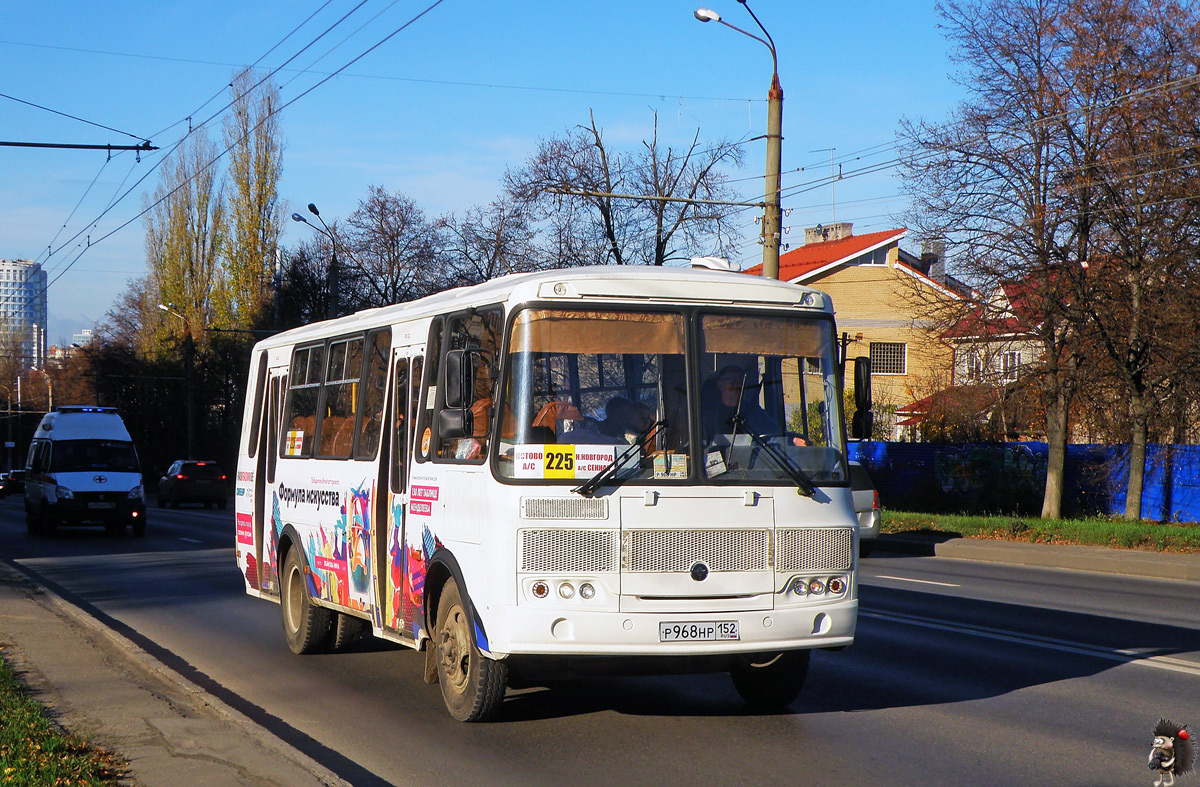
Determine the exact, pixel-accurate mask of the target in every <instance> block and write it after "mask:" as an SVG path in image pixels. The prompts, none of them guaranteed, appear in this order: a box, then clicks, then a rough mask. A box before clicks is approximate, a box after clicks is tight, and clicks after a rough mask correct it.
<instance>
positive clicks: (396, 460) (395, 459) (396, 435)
mask: <svg viewBox="0 0 1200 787" xmlns="http://www.w3.org/2000/svg"><path fill="white" fill-rule="evenodd" d="M393 390H395V392H396V395H395V397H394V399H395V406H394V408H393V413H394V414H395V419H394V423H395V430H394V431H393V433H392V480H391V486H392V491H393V492H403V491H404V478H405V468H406V467H407V466H408V449H409V446H410V445H411V443H410V441H409V439H408V432H409V426H408V424H409V421H408V419H409V413H410V412H413V409H412V407H411V405H410V401H409V397H410V394H411V391H410V388H409V384H408V359H407V358H400V359H398V360H397V361H396V383H395V386H394V388H393Z"/></svg>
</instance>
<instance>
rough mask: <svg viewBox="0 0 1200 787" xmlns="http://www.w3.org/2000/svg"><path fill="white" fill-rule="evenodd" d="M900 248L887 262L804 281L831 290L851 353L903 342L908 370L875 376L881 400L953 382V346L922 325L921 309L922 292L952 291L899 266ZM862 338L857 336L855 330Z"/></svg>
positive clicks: (897, 400)
mask: <svg viewBox="0 0 1200 787" xmlns="http://www.w3.org/2000/svg"><path fill="white" fill-rule="evenodd" d="M896 256H897V252H896V248H895V247H893V248H892V249H890V250H889V253H888V265H886V266H884V265H855V266H846V267H843V268H840V269H838V270H836V271H834V272H833V273H830V274H828V275H826V276H824V277H821V278H819V279H809V280H807V281H805V282H804V283H805V284H806V285H808V286H810V287H815V288H816V289H818V290H822V291H823V292H826V293H828V294H829V296H830V297H831V298H832V299H833V307H834V310H835V316H836V319H837V329H838V332H839V334H849V335H850V339H851V342H850V344H849V346H848V347H847V349H846V357H847V358H856V357H858V356H868V355H869V354H870V344H871V342H899V343H903V344H904V345H905V349H906V363H905V374H879V373H873V374H872V376H871V388H872V392H873V396H874V400H875V403H876V404H877V405H888V404H892V405H897V406H903V405H906V404H909V403H910V402H913V401H916V400H918V399H922V398H924V397H926V396H928V395H930V394H931V393H933V392H934V391H935V390H938V389H940V388H943V387H945V386H947V385H949V384H950V380H951V372H952V369H953V363H954V356H953V351H952V349H951V348H950V347H948V346H947V345H946V344H944V343H942V342H941V341H938V340H937V338H936V337H935V336H934V335H933V332H932V331H931V330H928V329H923V328H922V320H921V318H920V315H921V314H922V311H923V310H924V309H928V305H923V304H922V303H921V302H920V300H921V298H922V297H923V298H926V299H929V298H936V297H948V296H945V295H939V294H938V292H937V289H936V288H934V287H931V286H929V285H928V284H925V283H923V282H921V281H919V280H918V279H915V278H914V277H913V276H911V275H910V274H908V273H906V272H905V271H903V270H897V269H896V268H895V267H894V265H895V261H896ZM860 333H861V334H862V338H861V339H859V340H856V335H857V334H860Z"/></svg>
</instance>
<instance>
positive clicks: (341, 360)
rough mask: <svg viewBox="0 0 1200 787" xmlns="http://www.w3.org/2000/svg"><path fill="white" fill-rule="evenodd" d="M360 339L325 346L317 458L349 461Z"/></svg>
mask: <svg viewBox="0 0 1200 787" xmlns="http://www.w3.org/2000/svg"><path fill="white" fill-rule="evenodd" d="M362 354H363V340H362V339H349V340H347V341H342V342H333V343H332V344H330V345H329V356H328V358H329V363H328V370H327V372H326V374H325V385H324V386H323V390H322V396H321V404H322V406H321V408H320V409H321V420H320V423H318V424H317V429H318V438H317V440H318V448H317V455H318V456H324V457H333V458H337V459H349V458H350V454H351V450H352V449H353V447H354V424H355V416H356V412H355V410H356V408H355V405H356V402H355V398H356V397H355V395H356V394H357V393H358V387H359V384H360V383H361V382H362V372H363V363H362Z"/></svg>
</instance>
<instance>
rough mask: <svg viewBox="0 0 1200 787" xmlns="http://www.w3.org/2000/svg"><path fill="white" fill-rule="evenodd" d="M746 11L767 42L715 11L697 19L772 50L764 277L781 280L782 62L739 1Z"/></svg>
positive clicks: (703, 11)
mask: <svg viewBox="0 0 1200 787" xmlns="http://www.w3.org/2000/svg"><path fill="white" fill-rule="evenodd" d="M737 1H738V2H739V3H741V4H742V5H743V6H744V7H745V9H746V10H747V11H749V12H750V18H751V19H753V20H754V24H756V25H758V29H759V30H761V31H762V32H763V35H764V36H766V37H767V38H766V40H763V39H761V38H759V37H758V36H756V35H754V34H753V33H748V32H746V31H745V30H743V29H741V28H740V27H735V26H734V25H731V24H729V23H728V22H726V21H725V20H724V19H722V18H721V16H720V14H718V13H717V12H716V11H712V10H709V9H707V8H697V9H696V11H695V14H694V15H695V17H696V18H697V19H699V20H700V21H701V22H720V23H721V24H723V25H725V26H726V27H728V28H730V29H732V30H736V31H738V32H739V33H741V34H742V35H744V36H749V37H750V38H753V39H754V40H755V41H758V42H759V43H761V44H762V45H763V46H765V47H766V48H767V49H769V50H771V68H772V73H771V90H770V91H769V92H768V93H767V185H766V199H765V202H766V207H765V208H764V209H763V231H762V237H763V276H766V277H768V278H772V279H778V278H779V245H780V236H781V232H782V228H781V226H780V225H781V221H780V215H779V179H780V148H781V147H782V143H783V88H782V87H780V86H779V58H778V57H777V56H776V54H775V41H774V40H773V39H772V38H771V34H770V33H768V32H767V29H766V28H765V27H763V26H762V22H759V21H758V17H757V16H755V15H754V12H753V11H751V10H750V6H748V5H746V0H737Z"/></svg>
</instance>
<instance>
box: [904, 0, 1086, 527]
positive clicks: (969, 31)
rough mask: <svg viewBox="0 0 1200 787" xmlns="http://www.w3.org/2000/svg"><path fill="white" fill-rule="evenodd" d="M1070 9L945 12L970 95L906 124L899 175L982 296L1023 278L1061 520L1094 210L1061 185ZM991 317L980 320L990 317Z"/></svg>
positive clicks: (1051, 498) (1053, 2)
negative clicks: (1064, 27) (1081, 278)
mask: <svg viewBox="0 0 1200 787" xmlns="http://www.w3.org/2000/svg"><path fill="white" fill-rule="evenodd" d="M1068 7H1069V2H1068V0H1002V1H1001V2H985V1H984V0H964V1H963V2H948V3H946V4H943V5H939V10H940V11H941V13H942V15H943V17H944V18H945V20H946V25H947V29H948V31H949V32H948V35H949V37H950V39H951V41H952V42H953V43H954V44H955V57H956V59H957V60H958V62H959V63H961V64H962V66H963V67H964V70H963V72H962V73H960V74H959V75H958V77H957V79H958V80H959V81H960V83H961V84H962V85H963V87H964V88H965V89H966V90H967V94H968V98H967V99H966V100H965V101H964V102H963V103H962V104H961V105H960V106H959V107H958V108H957V110H956V112H955V114H954V116H953V117H952V118H951V120H950V121H949V122H947V123H943V124H927V123H920V122H910V121H906V122H905V123H904V125H903V129H902V132H901V136H902V139H903V141H904V143H905V146H906V151H905V154H906V155H905V161H904V165H903V173H904V178H905V185H906V188H907V190H908V191H909V193H910V194H911V195H912V196H913V198H914V205H915V212H914V216H913V217H912V218H913V224H914V225H915V226H917V227H918V228H919V229H920V231H922V232H923V233H925V234H927V235H929V236H932V237H942V238H948V239H950V240H951V241H952V242H954V243H956V244H957V246H958V248H959V254H958V255H957V259H958V261H959V264H960V268H961V269H964V273H965V275H966V276H967V277H968V278H969V279H971V280H972V283H974V284H976V285H977V286H978V287H980V289H982V290H985V291H986V290H991V289H995V288H996V287H998V286H999V284H1000V283H1001V282H1004V281H1014V280H1019V281H1021V282H1022V284H1023V287H1024V292H1023V307H1024V308H1025V309H1026V310H1028V312H1029V313H1030V314H1031V315H1033V317H1032V319H1031V320H1030V323H1031V329H1032V331H1033V334H1034V336H1035V338H1036V340H1037V342H1038V343H1039V345H1040V347H1041V351H1042V359H1041V365H1040V368H1039V369H1038V370H1037V371H1038V372H1040V375H1041V377H1040V379H1041V381H1042V392H1043V402H1044V405H1045V408H1046V434H1047V441H1048V443H1049V461H1048V466H1047V478H1046V492H1045V498H1044V500H1043V505H1042V516H1044V517H1048V518H1055V517H1058V516H1059V515H1060V513H1061V506H1062V491H1063V472H1064V462H1065V457H1066V443H1067V437H1068V421H1067V414H1068V412H1069V410H1070V402H1071V397H1072V396H1073V394H1074V391H1075V387H1074V372H1075V369H1076V368H1077V366H1078V363H1079V352H1078V348H1079V344H1078V326H1079V324H1080V322H1081V320H1082V317H1081V315H1080V313H1079V311H1080V300H1079V298H1078V297H1075V296H1074V295H1073V294H1072V293H1073V292H1074V291H1076V289H1077V288H1076V287H1075V286H1074V285H1075V281H1076V279H1077V277H1076V274H1077V273H1078V271H1079V270H1080V269H1081V263H1083V262H1085V261H1086V260H1087V259H1088V256H1089V253H1090V251H1089V246H1088V244H1089V225H1088V223H1087V211H1088V206H1087V205H1085V204H1081V202H1082V200H1081V198H1080V195H1079V194H1078V193H1076V194H1075V195H1074V196H1073V198H1072V200H1071V202H1070V204H1068V203H1067V201H1066V200H1064V198H1063V197H1062V194H1063V191H1062V186H1063V184H1064V182H1065V181H1066V180H1067V179H1068V176H1067V173H1069V172H1071V171H1072V169H1071V168H1072V150H1071V138H1070V135H1068V134H1067V133H1066V132H1065V130H1064V129H1063V124H1064V121H1065V120H1066V119H1067V118H1069V117H1070V115H1069V114H1067V113H1065V107H1064V103H1063V100H1062V96H1064V95H1065V94H1067V92H1068V90H1067V86H1066V84H1065V83H1064V81H1063V74H1064V72H1065V71H1066V65H1067V61H1068V59H1069V56H1070V54H1071V50H1070V47H1069V46H1068V45H1067V42H1066V41H1065V40H1064V38H1063V36H1062V35H1061V27H1060V26H1059V24H1058V23H1059V22H1060V20H1061V17H1062V15H1063V14H1064V13H1066V11H1067V9H1068ZM986 316H987V315H986V314H985V315H984V317H983V318H984V319H986Z"/></svg>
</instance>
